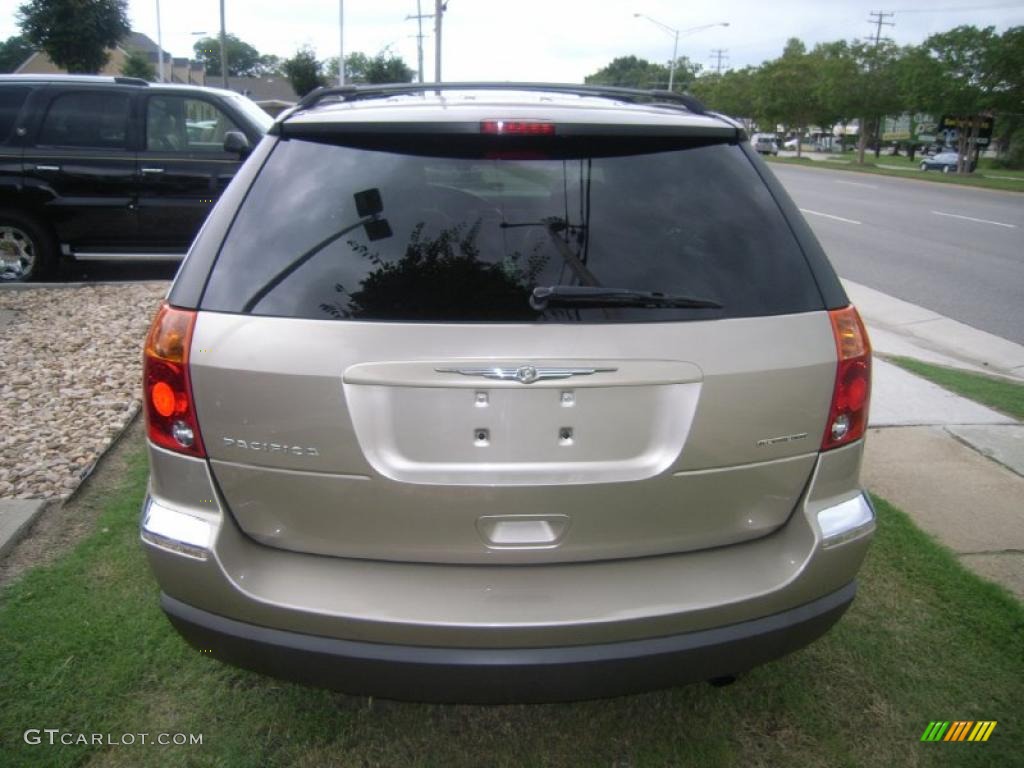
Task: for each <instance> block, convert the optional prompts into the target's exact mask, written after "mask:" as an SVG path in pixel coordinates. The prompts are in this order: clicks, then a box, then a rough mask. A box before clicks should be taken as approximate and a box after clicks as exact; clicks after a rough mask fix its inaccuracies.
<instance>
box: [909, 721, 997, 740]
mask: <svg viewBox="0 0 1024 768" xmlns="http://www.w3.org/2000/svg"><path fill="white" fill-rule="evenodd" d="M996 722H997V721H996V720H977V721H975V720H954V721H953V722H950V721H949V720H932V721H931V722H930V723H928V727H927V728H925V729H924V733H922V734H921V741H988V737H989V736H991V735H992V731H994V730H995V729H996Z"/></svg>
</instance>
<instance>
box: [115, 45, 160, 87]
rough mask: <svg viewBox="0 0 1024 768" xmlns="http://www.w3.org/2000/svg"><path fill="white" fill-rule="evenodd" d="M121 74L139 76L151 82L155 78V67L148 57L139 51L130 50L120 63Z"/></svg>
mask: <svg viewBox="0 0 1024 768" xmlns="http://www.w3.org/2000/svg"><path fill="white" fill-rule="evenodd" d="M121 74H122V75H124V76H125V77H140V78H142V79H143V80H148V81H149V82H151V83H152V82H153V81H155V80H156V67H154V66H153V62H151V61H150V60H149V57H147V56H146V54H144V53H142V52H141V51H131V52H129V53H128V56H127V57H126V58H125V60H124V64H122V65H121Z"/></svg>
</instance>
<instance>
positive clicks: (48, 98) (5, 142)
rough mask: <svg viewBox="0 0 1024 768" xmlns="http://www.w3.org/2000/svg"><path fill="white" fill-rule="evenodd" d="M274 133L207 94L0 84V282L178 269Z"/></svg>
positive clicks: (256, 114) (256, 115)
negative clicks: (252, 155) (59, 272)
mask: <svg viewBox="0 0 1024 768" xmlns="http://www.w3.org/2000/svg"><path fill="white" fill-rule="evenodd" d="M272 122H273V120H272V119H271V118H270V117H269V116H268V115H267V114H266V113H265V112H263V111H262V110H261V109H260V108H259V107H257V106H256V105H255V104H254V103H253V102H252V101H250V100H249V99H247V98H245V97H244V96H240V95H238V94H236V93H232V92H230V91H222V90H218V89H215V88H201V87H198V86H186V85H163V84H155V83H147V82H146V81H145V80H139V79H136V78H128V77H114V78H111V77H81V76H58V75H54V76H41V75H3V76H0V281H3V282H10V281H25V280H38V279H41V278H44V277H46V276H47V275H49V274H51V273H52V272H53V271H54V270H56V269H57V267H58V266H59V262H60V260H62V259H68V260H87V259H92V260H111V259H115V260H136V259H162V260H167V259H181V258H182V257H183V256H184V255H185V252H186V251H187V250H188V247H189V244H190V243H191V242H192V239H193V238H194V237H195V235H196V232H198V231H199V227H200V226H201V225H202V223H203V221H204V220H205V218H206V214H207V213H208V212H209V210H210V209H211V208H212V207H213V205H214V203H216V202H217V199H218V198H219V197H220V194H221V192H223V190H224V188H225V187H226V186H227V184H228V182H230V181H231V179H232V177H234V175H235V172H236V171H237V170H238V168H239V166H240V165H241V163H242V161H243V160H244V159H245V157H246V156H247V155H248V153H249V151H250V149H251V147H253V146H255V145H256V144H257V143H258V142H259V140H260V138H261V137H262V136H263V134H264V133H265V132H266V130H267V129H268V128H269V127H270V125H271V124H272Z"/></svg>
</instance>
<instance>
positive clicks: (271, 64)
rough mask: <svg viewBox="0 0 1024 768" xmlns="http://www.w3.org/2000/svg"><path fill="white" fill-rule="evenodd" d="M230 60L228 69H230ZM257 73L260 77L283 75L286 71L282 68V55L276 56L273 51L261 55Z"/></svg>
mask: <svg viewBox="0 0 1024 768" xmlns="http://www.w3.org/2000/svg"><path fill="white" fill-rule="evenodd" d="M230 68H231V67H230V62H229V64H228V69H230ZM256 74H257V75H259V76H260V77H267V76H269V75H283V74H284V72H283V70H282V69H281V57H280V56H275V55H274V54H272V53H267V54H264V55H262V56H260V61H259V64H258V65H257V68H256Z"/></svg>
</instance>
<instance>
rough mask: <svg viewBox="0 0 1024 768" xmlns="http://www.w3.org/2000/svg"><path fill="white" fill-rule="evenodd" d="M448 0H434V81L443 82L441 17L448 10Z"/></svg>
mask: <svg viewBox="0 0 1024 768" xmlns="http://www.w3.org/2000/svg"><path fill="white" fill-rule="evenodd" d="M447 7H448V2H447V0H434V82H435V83H440V82H441V19H442V18H443V17H444V12H445V10H447Z"/></svg>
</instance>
